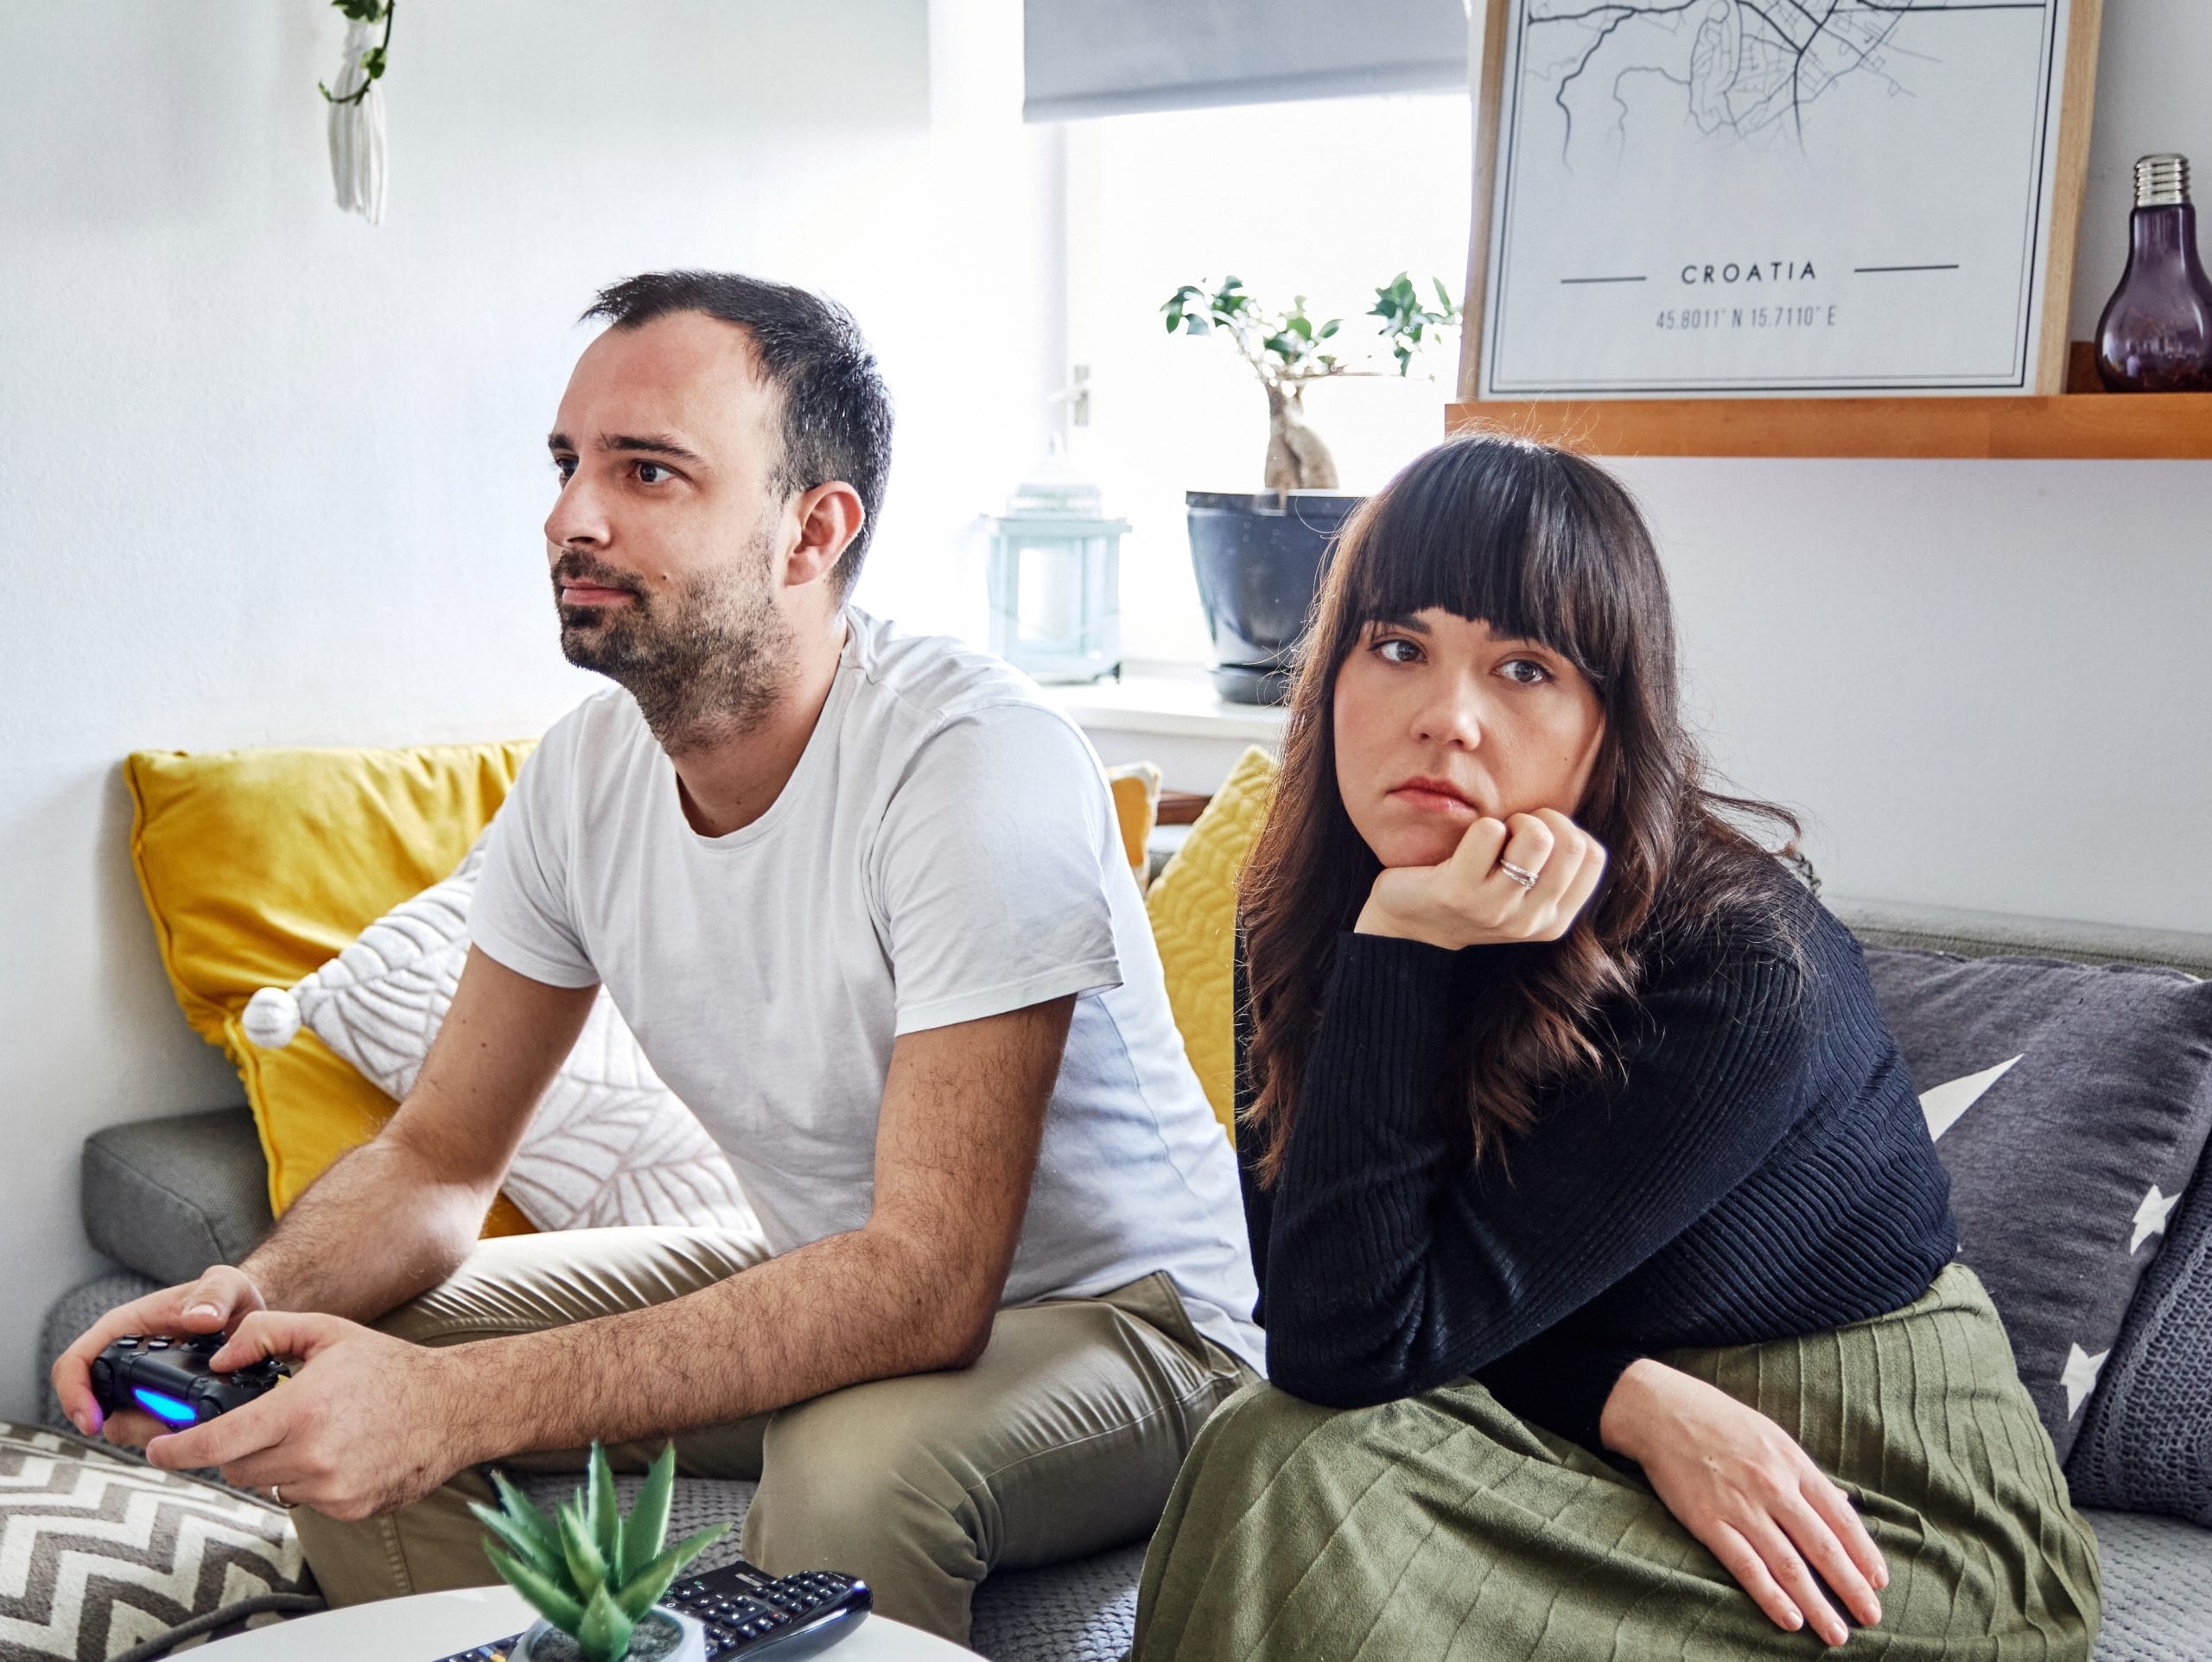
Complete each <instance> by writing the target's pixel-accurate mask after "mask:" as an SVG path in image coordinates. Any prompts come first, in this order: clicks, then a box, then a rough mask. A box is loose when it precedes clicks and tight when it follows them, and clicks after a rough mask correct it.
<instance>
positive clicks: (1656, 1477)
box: [1598, 1357, 1890, 1645]
mask: <svg viewBox="0 0 2212 1662" xmlns="http://www.w3.org/2000/svg"><path fill="white" fill-rule="evenodd" d="M1598 1435H1599V1440H1600V1441H1602V1442H1604V1443H1605V1447H1606V1448H1608V1449H1611V1450H1613V1451H1614V1452H1615V1453H1616V1454H1622V1455H1627V1456H1628V1457H1629V1458H1630V1460H1633V1461H1636V1462H1637V1464H1638V1465H1640V1466H1642V1467H1643V1475H1644V1476H1645V1478H1646V1479H1647V1480H1649V1482H1650V1484H1651V1487H1652V1491H1653V1493H1656V1494H1657V1495H1658V1497H1659V1499H1660V1500H1662V1502H1664V1503H1665V1505H1666V1507H1667V1510H1668V1511H1669V1512H1672V1513H1674V1514H1675V1519H1676V1520H1677V1521H1678V1522H1679V1523H1680V1524H1681V1525H1682V1527H1683V1528H1684V1529H1687V1530H1688V1531H1689V1532H1690V1533H1691V1534H1692V1535H1694V1536H1695V1537H1697V1538H1698V1539H1699V1540H1700V1541H1701V1542H1703V1543H1704V1544H1705V1545H1706V1546H1707V1548H1708V1549H1709V1550H1710V1551H1711V1552H1712V1553H1713V1557H1716V1558H1718V1559H1719V1561H1720V1567H1721V1568H1722V1569H1724V1570H1726V1571H1727V1572H1728V1573H1729V1574H1730V1575H1732V1576H1734V1577H1735V1578H1736V1579H1737V1581H1738V1582H1740V1583H1741V1584H1742V1586H1743V1589H1744V1590H1745V1592H1747V1593H1749V1594H1750V1595H1751V1598H1752V1601H1753V1602H1755V1603H1757V1604H1758V1607H1759V1608H1760V1609H1762V1610H1764V1611H1765V1612H1766V1614H1768V1615H1769V1616H1770V1617H1771V1618H1772V1619H1773V1621H1774V1624H1775V1626H1776V1627H1781V1628H1783V1629H1785V1630H1787V1631H1789V1632H1790V1633H1796V1631H1797V1630H1798V1629H1799V1628H1800V1627H1803V1626H1804V1625H1805V1623H1806V1622H1807V1621H1810V1622H1811V1623H1812V1625H1813V1632H1814V1633H1815V1634H1817V1635H1818V1636H1819V1637H1820V1638H1821V1640H1823V1641H1824V1642H1825V1643H1827V1644H1829V1645H1840V1644H1842V1643H1843V1642H1844V1640H1845V1638H1846V1637H1847V1633H1848V1629H1847V1628H1846V1627H1844V1625H1843V1622H1842V1620H1841V1619H1840V1617H1839V1616H1838V1615H1837V1614H1836V1613H1835V1611H1834V1609H1832V1608H1830V1607H1829V1605H1828V1602H1827V1600H1826V1599H1824V1598H1822V1597H1821V1589H1820V1588H1819V1587H1818V1586H1817V1585H1816V1584H1815V1582H1814V1579H1813V1576H1812V1573H1811V1570H1808V1569H1807V1567H1806V1566H1807V1565H1808V1563H1809V1564H1810V1565H1811V1567H1812V1570H1818V1571H1819V1572H1820V1574H1821V1577H1822V1578H1823V1579H1824V1580H1825V1581H1826V1582H1827V1584H1828V1586H1829V1587H1831V1588H1832V1589H1834V1591H1835V1593H1836V1595H1837V1596H1838V1597H1840V1599H1841V1600H1842V1601H1843V1602H1844V1604H1845V1606H1846V1607H1847V1608H1849V1610H1850V1611H1851V1614H1853V1616H1854V1617H1855V1618H1857V1620H1858V1621H1859V1623H1860V1624H1861V1625H1862V1626H1864V1627H1873V1626H1874V1625H1875V1624H1876V1623H1878V1622H1879V1621H1881V1619H1882V1604H1881V1601H1880V1600H1879V1599H1878V1598H1877V1597H1875V1595H1874V1591H1875V1589H1877V1588H1879V1587H1886V1586H1887V1585H1889V1580H1890V1572H1889V1570H1888V1568H1887V1566H1885V1564H1884V1563H1883V1562H1882V1554H1881V1550H1880V1549H1879V1548H1878V1547H1877V1546H1876V1545H1875V1544H1874V1541H1873V1538H1872V1536H1870V1535H1868V1534H1867V1533H1866V1525H1864V1524H1863V1523H1861V1522H1860V1521H1859V1514H1858V1512H1855V1511H1853V1509H1852V1505H1851V1500H1850V1497H1849V1496H1847V1495H1846V1494H1845V1493H1844V1492H1843V1491H1842V1490H1841V1489H1840V1488H1838V1487H1836V1486H1835V1485H1834V1483H1832V1482H1830V1481H1828V1478H1827V1474H1825V1473H1824V1472H1822V1471H1821V1468H1819V1467H1818V1466H1816V1465H1815V1464H1814V1463H1813V1461H1812V1457H1811V1456H1810V1455H1808V1454H1806V1452H1805V1451H1804V1450H1803V1449H1801V1448H1799V1447H1798V1446H1797V1443H1796V1440H1795V1439H1794V1438H1792V1437H1791V1436H1789V1433H1787V1432H1786V1431H1784V1430H1783V1429H1782V1428H1781V1427H1780V1426H1778V1425H1777V1424H1776V1423H1774V1422H1773V1421H1772V1420H1770V1419H1769V1418H1767V1417H1766V1416H1765V1415H1764V1414H1762V1413H1760V1412H1759V1411H1758V1410H1757V1409H1755V1408H1751V1407H1749V1406H1747V1405H1746V1404H1743V1403H1740V1402H1738V1401H1737V1400H1736V1398H1733V1397H1731V1396H1730V1395H1728V1393H1727V1392H1726V1391H1721V1390H1719V1389H1718V1388H1716V1387H1715V1386H1713V1385H1707V1384H1706V1382H1705V1381H1704V1380H1702V1379H1694V1378H1692V1377H1691V1376H1690V1375H1689V1374H1687V1373H1684V1372H1680V1371H1679V1370H1677V1369H1675V1368H1670V1367H1669V1366H1666V1365H1665V1364H1664V1363H1662V1362H1655V1361H1653V1360H1651V1359H1650V1358H1649V1357H1645V1358H1643V1359H1641V1360H1637V1361H1636V1362H1633V1363H1630V1366H1629V1368H1628V1371H1627V1372H1624V1373H1623V1374H1622V1375H1621V1377H1620V1382H1619V1384H1618V1385H1615V1386H1614V1387H1613V1391H1612V1395H1611V1396H1610V1397H1608V1398H1605V1411H1604V1413H1603V1414H1602V1415H1600V1416H1599V1421H1598Z"/></svg>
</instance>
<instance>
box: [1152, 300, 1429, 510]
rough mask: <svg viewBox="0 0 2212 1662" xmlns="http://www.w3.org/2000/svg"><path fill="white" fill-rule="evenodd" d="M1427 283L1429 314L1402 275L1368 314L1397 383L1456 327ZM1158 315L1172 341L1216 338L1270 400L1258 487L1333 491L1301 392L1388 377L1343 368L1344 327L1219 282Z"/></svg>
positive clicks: (1301, 304) (1332, 469)
mask: <svg viewBox="0 0 2212 1662" xmlns="http://www.w3.org/2000/svg"><path fill="white" fill-rule="evenodd" d="M1430 282H1431V283H1433V284H1434V285H1435V289H1436V307H1437V309H1434V310H1431V309H1430V308H1429V306H1428V304H1427V302H1426V301H1424V300H1423V299H1422V298H1421V291H1420V290H1418V289H1416V288H1415V287H1414V283H1413V279H1412V278H1410V277H1408V276H1407V275H1406V273H1404V272H1403V271H1401V272H1399V273H1398V275H1397V276H1396V277H1394V278H1392V279H1391V280H1390V281H1389V282H1388V283H1384V284H1383V286H1382V287H1381V288H1379V289H1377V290H1376V291H1375V304H1374V305H1373V306H1371V307H1370V308H1369V309H1368V311H1367V313H1366V315H1368V316H1370V317H1374V318H1379V319H1381V320H1382V322H1381V323H1380V324H1379V325H1378V329H1379V332H1380V334H1381V335H1382V338H1383V341H1384V342H1386V343H1387V344H1388V345H1389V348H1390V353H1391V355H1392V356H1393V357H1394V358H1395V359H1396V360H1397V361H1398V370H1397V373H1399V374H1400V375H1404V374H1406V373H1408V372H1409V371H1410V370H1411V369H1412V367H1413V361H1414V354H1415V353H1417V352H1419V351H1420V350H1421V348H1422V347H1425V346H1427V344H1428V343H1430V342H1431V341H1434V340H1435V338H1436V336H1437V334H1438V332H1439V331H1440V330H1443V329H1446V328H1450V327H1451V326H1452V324H1454V323H1457V322H1459V306H1458V304H1457V302H1454V301H1453V300H1452V294H1451V290H1448V289H1446V287H1445V286H1444V280H1443V279H1442V278H1441V277H1432V278H1431V279H1430ZM1160 311H1161V313H1162V314H1163V315H1165V316H1166V319H1167V332H1168V333H1169V334H1174V333H1175V331H1176V330H1178V329H1181V330H1182V331H1183V332H1184V333H1185V334H1221V335H1222V336H1224V338H1226V339H1227V340H1228V341H1229V342H1230V345H1232V346H1233V347H1236V352H1237V355H1238V356H1240V357H1241V358H1243V360H1244V361H1245V362H1246V363H1247V364H1249V365H1250V366H1252V373H1254V374H1255V375H1257V376H1258V377H1259V378H1260V388H1261V391H1262V392H1265V393H1266V394H1267V397H1268V456H1267V464H1266V467H1265V468H1264V470H1263V472H1262V477H1261V485H1262V488H1264V489H1267V490H1271V491H1332V490H1334V489H1336V487H1337V464H1336V460H1335V458H1334V457H1332V455H1330V454H1329V447H1328V446H1327V445H1325V444H1324V443H1322V442H1321V436H1320V435H1319V434H1318V433H1316V432H1315V431H1314V430H1313V429H1312V428H1311V427H1309V426H1307V425H1306V388H1307V387H1308V386H1309V385H1312V384H1313V382H1315V381H1325V380H1329V379H1333V378H1335V377H1337V376H1339V375H1376V374H1382V373H1385V372H1383V371H1381V370H1377V369H1370V368H1365V367H1361V366H1356V365H1353V364H1350V363H1347V362H1346V361H1344V360H1343V359H1341V358H1339V357H1338V356H1337V354H1336V353H1334V352H1332V350H1330V345H1329V343H1330V342H1331V341H1334V340H1335V339H1336V337H1337V333H1338V330H1340V329H1341V328H1344V319H1342V318H1341V317H1332V318H1329V319H1327V320H1326V321H1325V322H1315V321H1314V319H1313V316H1312V315H1310V314H1309V313H1308V312H1307V311H1306V296H1304V295H1300V296H1297V297H1296V298H1294V300H1293V301H1292V302H1291V307H1290V309H1289V310H1288V311H1287V312H1277V311H1271V310H1269V309H1268V308H1267V307H1265V306H1263V305H1262V304H1261V303H1260V302H1258V301H1257V300H1255V298H1254V297H1253V296H1251V295H1249V294H1248V293H1247V292H1246V291H1245V289H1244V285H1243V283H1242V282H1241V281H1239V280H1238V279H1237V278H1236V277H1229V278H1226V279H1224V282H1223V283H1222V285H1221V287H1220V288H1218V289H1216V290H1213V291H1212V292H1211V293H1209V292H1207V290H1206V288H1205V285H1204V284H1203V283H1185V284H1184V285H1183V286H1182V287H1181V288H1179V289H1178V290H1175V292H1174V293H1173V294H1172V295H1170V296H1167V299H1166V302H1165V303H1163V304H1162V305H1161V307H1160Z"/></svg>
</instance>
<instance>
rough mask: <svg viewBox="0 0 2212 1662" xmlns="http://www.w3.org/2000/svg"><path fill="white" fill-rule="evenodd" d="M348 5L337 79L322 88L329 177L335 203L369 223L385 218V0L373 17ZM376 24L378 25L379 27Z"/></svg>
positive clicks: (388, 9)
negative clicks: (342, 57) (380, 81)
mask: <svg viewBox="0 0 2212 1662" xmlns="http://www.w3.org/2000/svg"><path fill="white" fill-rule="evenodd" d="M359 10H361V9H360V8H359V6H355V7H353V8H349V10H348V15H349V16H352V18H353V21H352V22H348V23H347V24H346V56H345V60H344V61H343V62H341V63H340V65H339V67H338V74H337V77H336V79H335V80H334V81H333V83H332V84H331V85H330V86H326V87H324V88H323V89H322V92H323V97H324V98H326V99H328V100H329V103H330V181H331V184H332V185H333V186H334V188H335V189H336V192H337V196H338V206H339V207H340V208H342V209H344V210H345V211H346V213H358V214H359V215H360V216H361V217H362V218H363V219H365V220H367V221H368V222H369V223H370V224H371V225H381V224H382V223H383V222H384V172H385V167H384V147H385V146H384V88H383V87H381V86H378V85H377V80H378V76H380V75H381V74H382V73H384V48H385V45H386V44H387V43H389V42H390V41H391V14H392V11H393V10H394V8H393V7H392V6H391V5H389V4H387V5H386V6H385V8H384V9H383V10H382V12H381V14H380V15H379V16H378V18H377V19H376V20H373V21H371V20H365V19H363V18H362V17H361V16H359ZM379 25H381V27H379Z"/></svg>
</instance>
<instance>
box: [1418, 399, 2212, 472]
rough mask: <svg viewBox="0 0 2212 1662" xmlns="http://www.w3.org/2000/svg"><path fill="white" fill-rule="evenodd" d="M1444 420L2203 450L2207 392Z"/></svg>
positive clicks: (2208, 455) (1834, 449) (1661, 437)
mask: <svg viewBox="0 0 2212 1662" xmlns="http://www.w3.org/2000/svg"><path fill="white" fill-rule="evenodd" d="M1445 425H1446V430H1449V431H1452V432H1458V431H1459V430H1463V429H1465V428H1469V427H1491V428H1497V429H1501V430H1503V431H1506V432H1509V433H1513V434H1516V435H1518V436H1522V437H1526V438H1535V439H1541V440H1543V441H1545V442H1546V443H1553V444H1560V445H1564V446H1566V447H1567V448H1569V449H1576V450H1583V451H1587V452H1588V453H1589V454H1591V455H1616V456H1629V455H1680V456H1698V455H1710V456H1925V457H1936V456H1971V457H1980V458H1985V459H1989V460H2003V461H2022V460H2029V459H2046V458H2061V457H2074V458H2103V459H2130V460H2152V459H2155V460H2164V461H2203V460H2212V392H2138V393H2107V392H2067V393H2062V394H2060V395H2059V396H2057V397H2056V398H1648V399H1646V398H1639V399H1633V400H1629V399H1619V400H1616V399H1610V398H1607V399H1592V400H1590V401H1588V402H1573V401H1568V400H1563V399H1562V400H1552V399H1526V400H1512V401H1507V400H1503V399H1491V398H1484V399H1481V400H1478V401H1475V402H1471V403H1461V404H1447V405H1446V412H1445Z"/></svg>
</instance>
